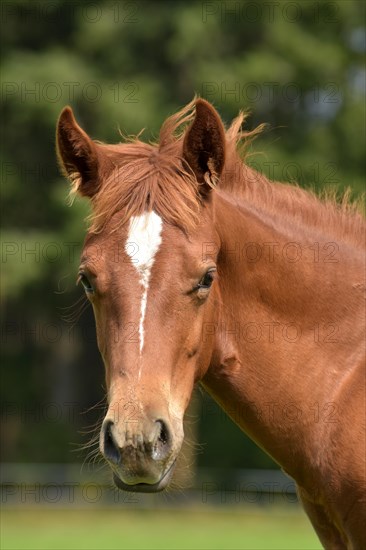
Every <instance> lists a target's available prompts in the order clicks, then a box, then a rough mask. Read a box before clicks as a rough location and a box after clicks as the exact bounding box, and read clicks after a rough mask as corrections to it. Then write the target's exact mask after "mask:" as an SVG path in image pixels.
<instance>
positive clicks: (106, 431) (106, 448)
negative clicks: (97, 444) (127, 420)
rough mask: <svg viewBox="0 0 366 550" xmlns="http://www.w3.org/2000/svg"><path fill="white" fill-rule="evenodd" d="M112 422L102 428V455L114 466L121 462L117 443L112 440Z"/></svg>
mask: <svg viewBox="0 0 366 550" xmlns="http://www.w3.org/2000/svg"><path fill="white" fill-rule="evenodd" d="M112 426H113V422H112V421H108V422H106V423H105V425H104V426H103V428H102V430H103V434H102V437H103V454H104V456H105V458H106V459H107V460H110V461H111V462H113V463H114V464H118V463H119V462H120V460H121V455H120V452H119V448H118V445H117V443H116V442H115V440H114V437H113V433H112Z"/></svg>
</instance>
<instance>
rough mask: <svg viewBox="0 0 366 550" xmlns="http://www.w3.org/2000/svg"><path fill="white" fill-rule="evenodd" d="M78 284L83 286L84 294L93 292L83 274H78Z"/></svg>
mask: <svg viewBox="0 0 366 550" xmlns="http://www.w3.org/2000/svg"><path fill="white" fill-rule="evenodd" d="M78 282H79V283H81V284H82V285H83V287H84V290H85V292H94V288H93V287H92V285H91V283H90V281H89V279H88V277H87V276H86V275H85V274H84V273H80V275H79V280H78Z"/></svg>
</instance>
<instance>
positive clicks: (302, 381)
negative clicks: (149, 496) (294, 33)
mask: <svg viewBox="0 0 366 550" xmlns="http://www.w3.org/2000/svg"><path fill="white" fill-rule="evenodd" d="M245 117H246V114H245V113H243V112H240V114H239V115H238V116H237V118H235V119H234V121H233V122H232V124H231V125H230V127H229V128H228V129H226V128H225V126H224V124H223V122H222V120H221V118H220V116H219V114H218V112H217V111H216V109H215V108H214V107H213V106H212V105H211V104H210V103H209V102H207V101H206V100H204V99H201V98H197V97H195V98H194V99H193V100H192V101H191V102H190V103H189V104H188V105H186V106H185V107H184V108H183V109H181V110H180V111H179V112H178V113H176V114H174V115H172V116H170V117H169V118H167V119H166V120H165V122H164V123H163V125H162V127H161V129H160V133H159V139H158V141H157V142H156V143H145V142H143V141H142V140H141V139H140V136H137V137H136V136H135V137H131V138H126V139H124V141H123V142H122V143H118V144H114V145H108V144H105V143H102V142H99V141H95V140H93V139H91V138H90V137H89V136H88V134H87V133H86V132H85V131H84V130H83V129H82V128H81V127H80V126H79V125H78V123H77V122H76V119H75V117H74V114H73V111H72V109H71V107H69V106H67V107H65V108H64V109H63V111H62V112H61V115H60V117H59V120H58V123H57V132H56V148H57V156H58V160H59V164H60V166H61V170H62V171H63V173H64V174H65V175H66V177H67V178H69V180H70V181H71V184H72V185H71V194H72V196H75V194H78V195H80V196H83V197H87V198H88V199H89V200H90V203H91V215H90V219H89V229H88V232H87V235H86V238H85V242H84V246H83V251H82V255H81V263H80V268H79V274H78V282H79V283H80V284H81V285H82V287H83V288H84V291H85V293H86V296H87V298H88V300H89V301H90V302H91V304H92V307H93V310H94V315H95V321H96V333H97V342H98V348H99V350H100V353H101V356H102V358H103V361H104V365H105V376H106V389H107V400H108V410H107V412H106V415H105V418H104V420H103V423H102V427H101V431H100V452H101V453H102V455H103V456H104V458H105V459H106V461H107V463H108V464H109V466H110V468H111V471H112V474H113V480H114V483H115V485H116V486H117V487H118V488H120V489H122V490H125V491H133V492H157V491H161V490H163V489H164V488H165V487H166V486H167V485H168V484H169V481H170V479H171V477H172V474H173V471H174V466H175V464H176V459H177V456H178V454H179V451H180V448H181V445H182V441H183V438H184V433H183V417H184V413H185V411H186V409H187V406H188V404H189V401H190V398H191V394H192V390H193V388H194V386H195V385H196V384H201V385H202V386H203V388H204V389H205V390H206V391H207V392H208V393H209V394H210V395H211V396H212V397H213V398H214V399H215V400H216V401H217V403H219V405H220V406H221V407H222V408H223V409H224V410H225V411H226V412H227V413H228V414H229V415H230V416H231V417H232V418H233V419H234V421H235V422H236V423H237V424H238V425H239V427H240V428H241V429H242V430H243V431H244V432H245V433H246V434H248V435H249V437H251V438H252V439H253V440H254V441H255V442H256V443H257V444H258V445H259V446H260V447H261V448H262V449H263V450H264V451H265V452H266V453H268V454H269V455H270V456H271V457H272V458H273V459H274V460H275V461H276V462H277V463H278V464H279V465H280V466H281V467H282V469H283V470H284V471H285V472H286V473H287V474H288V475H289V476H291V477H292V478H293V479H294V480H295V482H296V486H297V491H298V496H299V499H300V500H301V502H302V504H303V507H304V509H305V511H306V513H307V514H308V516H309V518H310V521H311V523H312V525H313V527H314V529H315V531H316V533H317V535H318V537H319V539H320V541H321V543H322V544H323V545H324V547H325V548H331V549H341V548H348V549H361V548H366V529H365V525H366V511H365V500H366V497H365V456H366V443H365V406H366V402H365V366H364V365H365V363H364V360H365V349H364V330H365V326H364V325H365V316H364V305H365V304H364V292H365V282H364V236H365V221H364V218H363V216H362V214H361V213H360V212H358V211H357V209H356V208H355V207H354V206H353V205H352V204H351V201H350V200H348V199H347V200H344V201H343V202H342V201H341V202H340V201H336V200H335V199H334V197H332V196H328V197H325V198H324V197H323V198H320V197H317V196H316V195H315V193H313V192H312V191H310V190H304V189H301V188H300V187H298V186H296V185H292V184H286V183H279V182H273V181H270V180H269V179H267V178H266V177H265V176H264V175H263V174H261V173H259V172H257V171H255V170H254V169H253V168H251V167H250V166H248V164H247V163H246V162H245V158H244V157H243V154H242V152H243V151H242V150H243V147H242V146H244V149H245V144H247V143H248V142H250V140H251V139H252V138H254V137H255V135H256V134H257V133H258V132H259V131H260V130H261V127H259V128H257V129H255V130H252V131H251V132H244V131H243V130H242V124H243V121H244V119H245Z"/></svg>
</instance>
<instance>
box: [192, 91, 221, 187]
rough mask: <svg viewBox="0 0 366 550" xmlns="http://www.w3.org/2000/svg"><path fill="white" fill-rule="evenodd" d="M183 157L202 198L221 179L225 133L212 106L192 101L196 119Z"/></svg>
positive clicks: (201, 101)
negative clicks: (194, 178)
mask: <svg viewBox="0 0 366 550" xmlns="http://www.w3.org/2000/svg"><path fill="white" fill-rule="evenodd" d="M183 157H184V159H185V160H186V161H187V162H188V164H189V165H190V167H191V168H192V170H193V172H194V173H195V175H196V178H197V181H198V182H199V183H201V184H202V185H201V186H200V192H201V194H202V195H206V194H207V193H208V192H209V191H210V190H211V189H212V187H214V186H215V184H216V183H217V181H218V179H219V178H220V176H221V172H222V169H223V167H224V163H225V130H224V126H223V124H222V122H221V118H220V116H219V114H218V113H217V111H216V110H215V109H214V108H213V106H212V105H211V104H210V103H208V101H205V100H204V99H197V101H196V115H195V118H194V120H193V122H192V124H191V126H190V127H189V128H188V130H187V132H186V135H185V137H184V142H183Z"/></svg>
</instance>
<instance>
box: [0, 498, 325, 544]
mask: <svg viewBox="0 0 366 550" xmlns="http://www.w3.org/2000/svg"><path fill="white" fill-rule="evenodd" d="M0 547H1V549H2V550H10V549H14V550H15V549H17V550H23V549H24V550H25V549H27V550H31V549H32V550H42V549H46V548H47V549H52V550H56V549H57V550H58V549H60V550H61V549H65V550H66V549H73V550H74V549H78V550H79V549H88V550H97V549H103V550H109V549H117V548H120V549H151V550H152V549H177V550H178V549H189V548H192V549H193V548H194V549H228V550H229V549H238V550H239V549H248V550H249V549H251V550H254V549H258V550H267V549H268V550H270V549H271V550H275V549H276V550H286V549H288V550H290V549H291V550H295V549H299V550H300V549H302V550H315V549H319V548H321V546H320V543H319V541H318V540H317V538H316V535H315V533H314V532H313V530H312V528H311V526H310V523H309V521H308V519H307V518H306V516H305V514H304V513H303V512H302V511H301V509H300V508H299V507H297V506H296V507H291V508H289V507H279V506H273V507H272V506H270V507H265V508H260V507H257V506H256V507H245V508H240V509H238V508H230V507H225V508H212V507H209V508H207V509H206V510H204V511H202V509H201V507H199V508H189V509H186V508H185V509H174V510H155V511H154V510H133V511H125V510H121V509H116V508H115V507H114V508H103V509H96V508H93V509H92V510H75V509H71V508H69V509H61V508H54V509H50V508H36V507H34V508H23V507H19V508H12V509H3V510H2V514H1V544H0Z"/></svg>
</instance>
